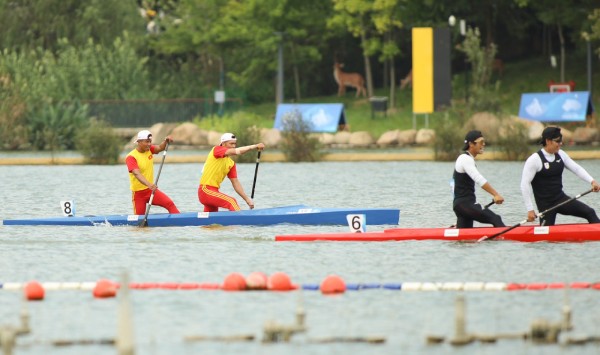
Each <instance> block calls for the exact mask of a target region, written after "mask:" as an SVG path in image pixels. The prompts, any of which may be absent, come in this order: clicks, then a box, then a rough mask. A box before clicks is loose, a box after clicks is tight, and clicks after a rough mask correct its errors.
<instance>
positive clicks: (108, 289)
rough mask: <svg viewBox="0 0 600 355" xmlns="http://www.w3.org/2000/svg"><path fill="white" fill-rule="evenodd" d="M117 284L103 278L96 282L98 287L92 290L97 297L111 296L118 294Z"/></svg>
mask: <svg viewBox="0 0 600 355" xmlns="http://www.w3.org/2000/svg"><path fill="white" fill-rule="evenodd" d="M117 286H118V285H117V284H116V283H114V282H112V281H110V280H106V279H101V280H98V282H96V287H94V290H93V291H92V293H93V295H94V297H96V298H110V297H115V296H116V295H117Z"/></svg>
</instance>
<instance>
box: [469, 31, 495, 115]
mask: <svg viewBox="0 0 600 355" xmlns="http://www.w3.org/2000/svg"><path fill="white" fill-rule="evenodd" d="M480 37H481V36H480V33H479V29H477V28H475V29H474V30H473V29H469V30H468V31H467V34H466V36H465V40H464V42H463V44H462V45H461V46H460V50H461V51H462V52H464V53H465V55H466V56H467V60H468V61H469V63H471V72H472V80H471V85H470V87H469V88H468V90H469V96H470V97H469V102H468V105H469V106H470V110H471V111H473V112H480V111H488V112H493V113H497V112H499V111H500V108H501V105H500V95H499V89H500V83H499V82H496V83H495V84H491V83H490V81H491V78H492V63H493V61H494V58H495V57H496V53H497V51H498V49H497V47H496V45H495V44H493V43H492V44H490V45H489V46H487V47H482V46H481V38H480Z"/></svg>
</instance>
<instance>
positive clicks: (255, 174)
mask: <svg viewBox="0 0 600 355" xmlns="http://www.w3.org/2000/svg"><path fill="white" fill-rule="evenodd" d="M260 152H261V151H260V150H259V151H258V154H257V155H256V167H255V168H254V181H253V182H252V194H251V195H250V198H254V189H255V188H256V176H257V175H258V164H259V163H260Z"/></svg>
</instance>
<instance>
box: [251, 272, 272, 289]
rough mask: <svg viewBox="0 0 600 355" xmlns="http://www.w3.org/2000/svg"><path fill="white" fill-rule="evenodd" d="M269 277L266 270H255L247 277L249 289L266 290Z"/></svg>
mask: <svg viewBox="0 0 600 355" xmlns="http://www.w3.org/2000/svg"><path fill="white" fill-rule="evenodd" d="M268 279H269V277H268V276H267V274H265V273H264V272H259V271H255V272H252V273H250V275H248V276H247V277H246V287H247V288H248V289H249V290H266V289H267V281H268Z"/></svg>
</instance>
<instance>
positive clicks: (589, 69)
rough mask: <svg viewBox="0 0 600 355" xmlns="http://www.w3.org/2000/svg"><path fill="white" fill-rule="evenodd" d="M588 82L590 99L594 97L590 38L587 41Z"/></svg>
mask: <svg viewBox="0 0 600 355" xmlns="http://www.w3.org/2000/svg"><path fill="white" fill-rule="evenodd" d="M586 42H587V82H588V91H589V93H590V99H591V98H592V44H591V43H590V40H589V39H588V40H587V41H586Z"/></svg>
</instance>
